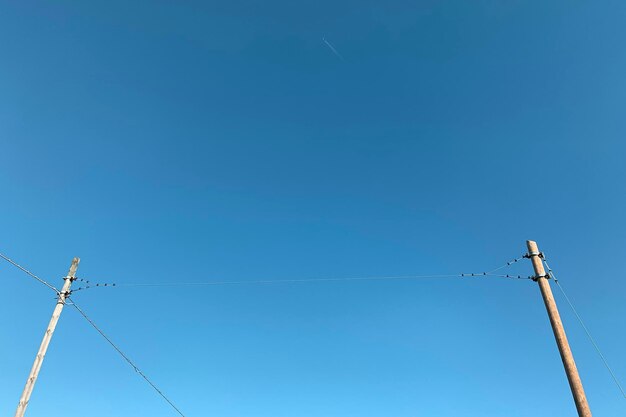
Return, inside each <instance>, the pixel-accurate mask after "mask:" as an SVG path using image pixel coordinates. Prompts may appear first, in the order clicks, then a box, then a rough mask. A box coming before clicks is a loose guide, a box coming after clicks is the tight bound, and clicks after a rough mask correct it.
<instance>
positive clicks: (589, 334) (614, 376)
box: [543, 256, 626, 399]
mask: <svg viewBox="0 0 626 417" xmlns="http://www.w3.org/2000/svg"><path fill="white" fill-rule="evenodd" d="M543 263H544V264H545V265H546V269H547V270H548V276H550V277H551V278H552V279H553V280H554V283H555V284H556V286H557V287H559V290H561V293H562V294H563V297H564V298H565V301H567V304H569V306H570V308H571V309H572V312H574V316H576V318H577V319H578V322H579V323H580V326H581V327H582V328H583V330H584V331H585V333H586V334H587V337H588V338H589V341H590V342H591V344H592V345H593V347H594V348H595V350H596V352H597V353H598V356H600V359H602V362H603V363H604V367H605V368H606V369H607V371H609V373H610V374H611V377H612V378H613V381H614V382H615V385H617V388H618V389H619V390H620V392H621V393H622V397H624V398H625V399H626V392H624V389H623V388H622V385H621V384H620V382H619V380H618V379H617V376H616V375H615V373H614V372H613V370H612V369H611V367H610V366H609V363H608V361H607V360H606V358H605V357H604V355H603V354H602V351H601V350H600V347H599V346H598V344H597V343H596V341H595V339H594V338H593V336H592V335H591V332H590V331H589V329H588V328H587V326H586V325H585V322H584V321H583V319H582V318H581V317H580V314H578V311H577V310H576V307H574V304H573V303H572V301H571V300H570V298H569V297H568V296H567V294H566V293H565V290H563V287H562V286H561V283H560V282H559V280H558V279H557V277H556V275H554V271H552V268H550V265H548V262H547V261H546V259H545V256H544V257H543Z"/></svg>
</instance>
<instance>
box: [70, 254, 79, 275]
mask: <svg viewBox="0 0 626 417" xmlns="http://www.w3.org/2000/svg"><path fill="white" fill-rule="evenodd" d="M79 263H80V258H79V257H75V258H74V259H72V266H70V270H69V272H68V273H67V276H68V278H70V279H72V278H74V277H75V276H76V270H77V269H78V264H79Z"/></svg>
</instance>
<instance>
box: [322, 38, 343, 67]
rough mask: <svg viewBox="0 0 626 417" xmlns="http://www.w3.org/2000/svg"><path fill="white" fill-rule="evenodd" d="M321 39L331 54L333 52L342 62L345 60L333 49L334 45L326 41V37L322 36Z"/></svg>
mask: <svg viewBox="0 0 626 417" xmlns="http://www.w3.org/2000/svg"><path fill="white" fill-rule="evenodd" d="M322 41H324V43H325V44H326V46H328V47H329V48H330V50H331V51H332V52H333V54H335V56H336V57H337V58H339V59H341V60H342V61H343V62H346V60H345V59H343V57H342V56H341V54H340V53H339V52H337V50H336V49H335V47H334V46H332V45H331V44H330V42H328V41H327V40H326V37H323V38H322Z"/></svg>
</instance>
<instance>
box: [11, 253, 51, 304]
mask: <svg viewBox="0 0 626 417" xmlns="http://www.w3.org/2000/svg"><path fill="white" fill-rule="evenodd" d="M0 257H1V258H2V259H4V260H5V261H7V262H8V263H10V264H11V265H13V266H15V267H16V268H18V269H20V270H21V271H23V272H25V273H26V274H28V275H30V276H31V277H33V278H35V279H36V280H37V281H39V282H41V283H42V284H43V285H45V286H46V287H48V288H50V289H51V290H52V291H54V292H55V293H57V295H58V294H59V290H57V289H56V288H55V287H54V286H53V285H51V284H49V283H47V282H46V281H44V280H43V279H41V278H39V277H38V276H37V275H35V274H33V273H32V272H30V271H29V270H28V269H26V268H24V267H23V266H21V265H19V264H18V263H17V262H15V261H13V260H12V259H9V258H8V257H7V256H5V255H3V254H2V253H0Z"/></svg>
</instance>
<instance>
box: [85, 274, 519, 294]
mask: <svg viewBox="0 0 626 417" xmlns="http://www.w3.org/2000/svg"><path fill="white" fill-rule="evenodd" d="M471 277H475V278H479V277H496V278H511V279H530V278H529V277H524V276H521V275H510V274H491V273H489V272H479V273H463V274H440V275H398V276H372V277H339V278H299V279H262V280H246V281H204V282H155V283H128V284H124V283H121V284H107V285H103V284H100V285H99V286H98V285H95V286H94V285H91V286H86V287H79V288H77V289H76V290H74V291H83V290H86V289H91V288H96V287H99V288H102V287H110V288H111V287H115V288H119V287H204V286H212V285H246V284H294V283H315V282H337V281H390V280H395V281H398V280H411V279H427V278H471Z"/></svg>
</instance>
